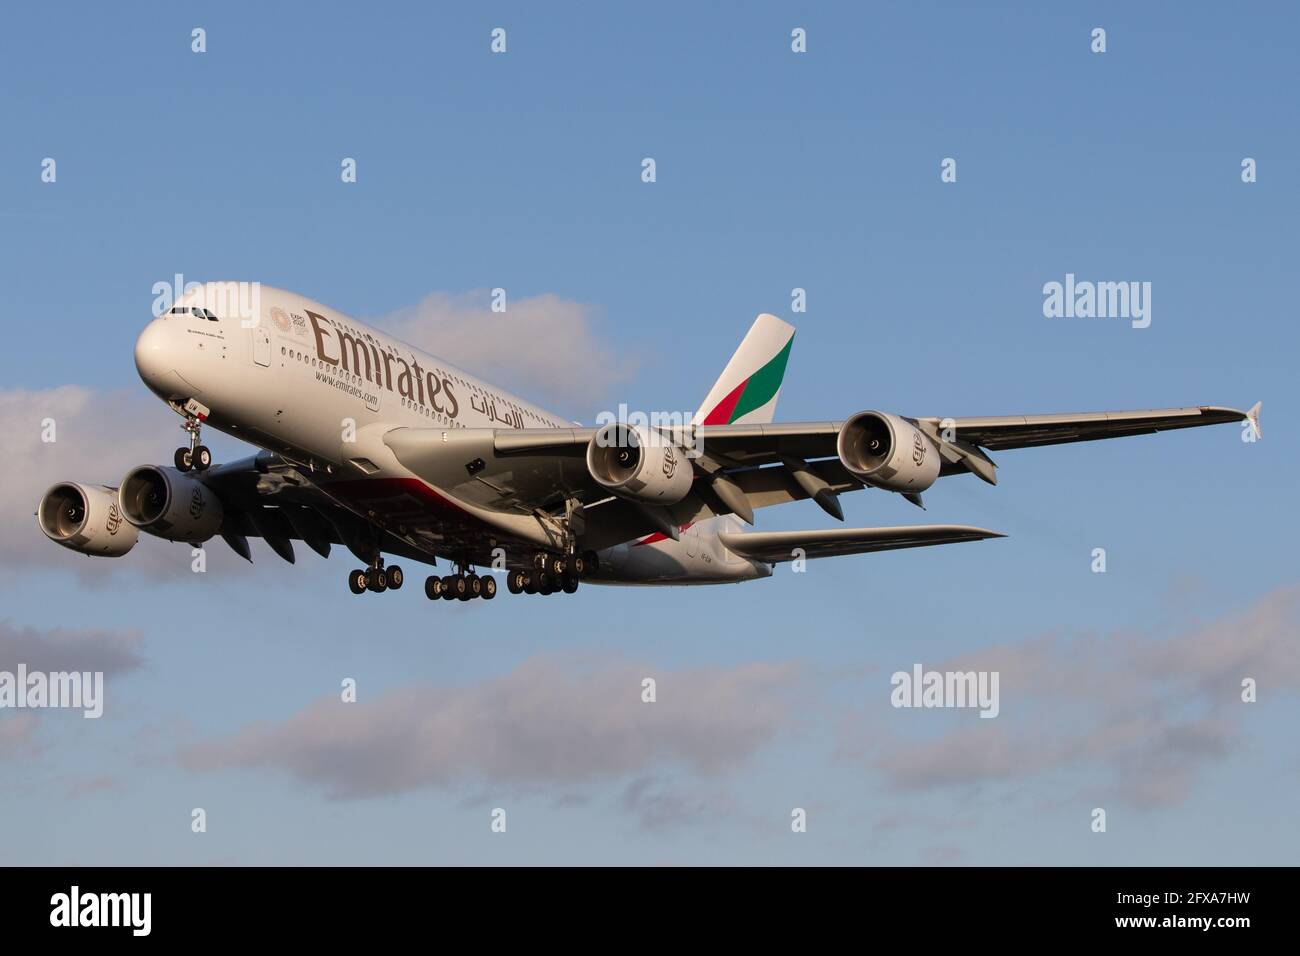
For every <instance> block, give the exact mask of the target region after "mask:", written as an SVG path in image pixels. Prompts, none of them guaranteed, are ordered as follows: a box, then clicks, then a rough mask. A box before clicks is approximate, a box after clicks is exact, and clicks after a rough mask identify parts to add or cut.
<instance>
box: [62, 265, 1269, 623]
mask: <svg viewBox="0 0 1300 956" xmlns="http://www.w3.org/2000/svg"><path fill="white" fill-rule="evenodd" d="M234 285H235V284H234V283H208V284H207V285H203V286H197V287H194V288H192V289H190V290H189V291H188V292H186V293H185V295H184V296H182V297H181V298H180V299H178V300H177V301H176V302H175V304H174V305H173V306H172V307H171V308H170V309H169V310H167V311H165V312H164V313H163V314H161V315H158V316H157V317H155V318H154V319H153V321H151V322H150V323H149V324H148V325H147V326H146V327H145V329H144V331H143V332H141V333H140V336H139V338H138V339H137V341H136V344H135V364H136V368H137V369H138V371H139V373H140V377H141V379H143V380H144V383H145V384H146V385H147V386H148V387H149V388H150V390H152V391H153V392H154V394H156V395H157V396H158V397H159V398H160V399H162V400H163V401H165V402H166V403H167V404H168V405H169V406H170V407H171V408H172V409H173V410H175V411H176V412H177V413H178V414H179V415H181V416H182V417H183V419H184V422H183V424H182V427H183V428H184V429H185V431H186V432H187V434H188V436H189V440H188V444H187V445H185V446H183V447H181V448H178V449H177V450H176V453H175V457H174V462H173V464H172V465H170V466H162V465H141V466H140V467H138V468H134V469H132V470H131V471H129V472H128V473H127V474H126V476H125V477H123V478H122V480H121V482H120V484H119V485H117V486H112V485H98V484H85V483H80V482H73V481H64V482H60V483H58V484H56V485H54V486H53V487H52V488H50V490H49V491H48V492H46V494H45V496H44V497H43V498H42V499H41V501H40V503H39V505H38V506H37V511H36V517H37V523H38V524H39V525H40V528H41V530H42V531H44V532H45V534H46V535H47V536H48V537H49V538H50V539H51V540H52V541H55V542H57V543H58V544H60V545H63V546H64V547H67V548H71V549H73V550H75V551H79V552H81V553H83V554H87V555H102V556H109V557H116V556H121V555H124V554H126V553H127V552H128V551H130V550H131V548H132V547H133V546H134V545H135V543H136V541H137V540H138V536H139V533H140V532H141V531H144V532H145V533H147V534H152V535H156V536H158V537H160V538H165V539H167V540H170V541H181V542H187V543H189V544H191V545H192V546H199V545H201V544H202V543H203V542H206V541H208V540H209V539H211V538H213V537H215V536H220V537H221V538H223V539H224V540H225V542H226V543H227V544H229V545H230V547H231V548H233V549H234V550H235V551H236V552H237V553H238V554H240V555H242V556H243V557H244V558H246V559H248V560H250V561H251V560H252V557H251V551H250V548H249V543H248V539H249V538H250V537H260V538H262V539H263V540H264V541H265V542H266V543H267V545H269V546H270V548H271V550H273V551H274V552H275V553H276V554H277V555H279V556H280V557H281V558H283V559H284V560H286V561H289V562H292V561H293V560H294V546H293V542H294V541H302V542H304V543H305V544H306V545H307V546H308V547H310V548H312V549H313V550H314V551H316V552H317V553H319V554H320V555H322V556H326V557H327V556H328V555H329V554H330V550H331V546H332V545H343V546H344V547H346V548H347V549H348V550H349V551H350V552H351V553H352V554H353V555H354V556H355V557H356V559H357V560H358V561H359V562H360V563H361V564H362V565H363V567H361V568H358V569H355V570H353V571H351V572H349V574H348V585H349V587H350V588H351V590H352V592H353V593H355V594H361V593H364V592H367V591H369V592H382V591H385V590H388V589H394V588H400V587H401V586H402V583H403V580H404V577H405V575H404V573H403V571H402V569H401V567H400V566H398V565H396V564H393V563H387V562H386V560H385V555H389V556H397V557H400V558H404V559H407V560H411V561H417V562H421V563H424V564H429V565H434V564H436V563H437V560H438V559H442V560H443V561H444V562H446V563H447V564H449V565H450V566H451V573H449V574H445V575H436V574H435V575H430V576H429V577H427V578H426V580H425V593H426V595H427V596H428V597H429V598H431V599H449V600H450V599H460V600H469V599H472V598H477V597H481V598H488V599H490V598H493V597H494V596H495V595H496V593H497V581H496V578H495V577H494V576H493V575H492V574H490V573H487V574H482V575H480V574H478V573H477V572H476V570H475V569H476V568H492V569H494V570H497V571H504V572H505V580H506V584H507V587H508V588H509V590H510V591H511V592H512V593H520V592H525V593H529V594H533V593H537V594H550V593H553V592H555V591H565V592H567V593H573V592H574V591H576V590H577V588H578V585H579V582H580V581H582V580H591V581H595V582H602V583H611V584H651V585H653V584H658V585H672V584H722V583H730V582H736V581H747V580H751V579H755V578H763V577H767V576H769V575H771V573H772V570H773V567H774V565H775V564H776V563H778V562H781V561H789V560H792V559H793V558H796V557H802V558H819V557H829V556H835V555H847V554H861V553H865V552H872V551H886V550H891V549H897V548H914V547H924V546H927V545H937V544H951V543H956V542H963V541H977V540H981V539H987V538H997V537H1002V535H1000V534H998V533H997V532H994V531H987V530H984V529H982V528H974V527H967V526H963V525H917V526H906V527H885V528H840V527H836V528H831V529H828V530H815V531H783V532H767V533H763V532H749V531H745V530H744V526H743V524H742V522H744V523H747V524H753V522H754V512H755V511H756V510H757V509H760V508H767V507H770V506H773V505H779V504H785V503H787V502H792V501H799V500H802V499H811V500H812V501H814V502H816V503H817V504H818V505H819V506H820V507H821V509H822V510H823V511H825V512H826V513H827V514H829V515H830V516H831V517H833V518H835V519H837V520H839V521H843V520H844V516H843V512H842V510H841V507H840V501H839V497H840V495H842V494H845V493H846V492H850V491H858V490H862V489H865V488H875V489H880V490H883V491H887V492H893V493H896V494H900V495H903V496H904V497H906V498H907V499H908V500H909V501H912V502H913V503H915V504H918V505H919V504H921V494H922V492H924V491H926V490H927V489H928V488H930V486H931V485H933V484H934V483H935V482H936V481H937V480H938V479H939V478H941V477H946V476H950V475H960V474H971V475H974V476H976V477H977V478H979V479H981V480H983V481H986V482H988V483H989V484H996V481H997V472H996V468H997V466H996V465H995V464H994V462H993V460H992V458H990V457H989V454H988V452H990V451H993V452H996V451H1002V450H1004V449H1011V448H1028V447H1034V446H1038V445H1054V444H1061V443H1065V442H1076V441H1090V440H1092V439H1100V438H1117V437H1120V436H1123V435H1142V434H1148V433H1151V432H1157V431H1163V430H1166V429H1173V428H1189V427H1193V426H1198V425H1213V424H1218V423H1224V422H1238V421H1246V422H1248V423H1249V426H1250V427H1251V428H1253V429H1254V430H1255V431H1256V433H1258V429H1259V420H1258V415H1259V405H1258V404H1256V405H1255V407H1254V408H1252V409H1251V410H1250V411H1248V412H1241V411H1237V410H1235V409H1232V408H1221V407H1214V406H1199V407H1192V408H1166V409H1156V410H1147V411H1122V412H1098V413H1093V414H1068V415H1025V416H1014V417H1001V418H912V417H907V416H903V415H899V414H894V413H889V412H883V411H862V412H858V413H857V414H854V415H852V416H850V417H848V418H845V419H842V420H837V421H821V422H797V423H776V422H774V420H773V419H774V415H775V412H776V403H777V397H778V395H779V393H780V388H781V381H782V378H783V376H784V374H785V368H786V362H787V360H788V359H789V357H790V348H791V345H792V343H793V340H794V331H795V330H794V328H793V327H792V326H790V325H788V324H787V323H785V322H783V321H781V320H780V319H778V318H776V317H775V316H772V315H760V316H759V317H758V319H757V320H756V321H755V322H754V324H753V326H752V327H751V328H750V330H749V333H748V334H747V335H746V336H745V338H744V340H743V341H742V342H741V344H740V347H739V349H737V351H736V353H735V354H734V355H733V356H732V357H731V361H730V362H728V363H727V365H726V367H725V368H724V369H723V371H722V375H721V377H719V379H718V380H717V382H716V383H715V384H714V386H713V388H712V389H711V390H710V391H709V393H708V395H707V396H706V397H705V399H704V403H703V404H702V405H701V406H700V408H699V410H698V411H697V412H696V413H695V415H694V417H693V418H691V419H690V420H689V421H683V422H680V423H673V422H662V421H660V422H657V421H655V420H654V419H653V418H648V419H647V420H646V421H631V420H627V421H619V420H611V421H606V422H604V423H603V424H600V425H598V426H596V427H582V426H579V425H576V424H574V423H571V422H566V421H565V420H563V419H562V418H560V417H559V416H557V415H553V414H551V413H550V412H547V411H545V410H544V409H542V408H539V407H538V406H536V405H533V404H531V403H529V402H527V401H525V400H524V399H522V398H519V397H517V396H515V395H512V394H510V393H509V392H506V391H504V390H502V389H499V388H497V387H495V386H492V385H489V384H488V383H487V382H484V381H482V380H480V379H478V378H475V377H474V376H473V375H471V374H469V373H468V372H465V371H462V370H460V369H457V368H455V367H453V366H452V365H451V364H450V363H448V362H445V361H443V360H442V359H439V358H437V357H435V356H432V355H429V354H427V353H425V352H422V351H420V350H418V349H415V348H412V347H411V346H409V345H406V344H404V343H402V342H399V341H397V340H396V339H394V338H393V337H391V336H389V335H387V334H385V333H384V332H381V331H380V330H378V329H374V328H371V327H369V326H367V325H364V324H363V323H361V322H358V321H356V320H354V319H350V318H348V317H347V316H345V315H343V314H341V313H339V312H336V311H334V310H333V309H330V308H328V307H327V306H324V305H322V304H320V303H318V302H314V301H312V300H311V299H307V298H304V297H303V296H300V295H295V294H293V293H290V292H285V291H282V290H279V289H272V288H270V287H268V286H258V287H257V290H258V294H257V295H256V296H255V298H254V301H255V305H254V306H253V307H252V308H250V309H244V308H227V306H229V304H230V303H231V302H239V301H242V300H241V299H240V297H238V296H234V295H232V294H231V288H232V286H234ZM237 313H238V314H237ZM204 426H210V427H213V428H216V429H218V430H220V431H222V432H225V433H227V434H229V435H232V436H234V437H236V438H240V439H243V440H244V441H247V442H250V443H252V444H253V445H256V446H258V447H259V448H260V449H261V451H260V452H258V453H257V454H256V455H253V456H251V457H248V458H244V459H241V460H239V461H234V462H229V463H226V464H218V465H213V464H212V456H211V453H210V452H209V450H208V449H207V447H206V446H205V445H203V443H202V437H201V429H202V428H203V427H204Z"/></svg>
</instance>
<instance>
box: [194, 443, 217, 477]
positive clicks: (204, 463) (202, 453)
mask: <svg viewBox="0 0 1300 956" xmlns="http://www.w3.org/2000/svg"><path fill="white" fill-rule="evenodd" d="M190 460H191V462H192V463H193V465H194V470H195V471H207V470H208V469H209V468H211V467H212V452H210V451H209V450H208V446H207V445H200V446H199V447H198V448H195V449H194V452H193V454H191V455H190Z"/></svg>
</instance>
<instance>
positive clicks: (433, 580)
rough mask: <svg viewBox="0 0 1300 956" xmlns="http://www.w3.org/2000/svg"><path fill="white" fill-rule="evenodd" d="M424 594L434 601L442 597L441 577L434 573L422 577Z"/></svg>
mask: <svg viewBox="0 0 1300 956" xmlns="http://www.w3.org/2000/svg"><path fill="white" fill-rule="evenodd" d="M424 596H425V597H427V598H428V599H429V600H430V601H436V600H438V598H440V597H442V578H440V577H438V576H437V575H436V574H431V575H430V576H429V577H427V578H425V579H424Z"/></svg>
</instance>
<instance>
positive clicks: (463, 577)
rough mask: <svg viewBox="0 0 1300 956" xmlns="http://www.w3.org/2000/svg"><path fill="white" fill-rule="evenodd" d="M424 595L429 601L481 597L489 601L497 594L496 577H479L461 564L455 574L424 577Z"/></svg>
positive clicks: (470, 599)
mask: <svg viewBox="0 0 1300 956" xmlns="http://www.w3.org/2000/svg"><path fill="white" fill-rule="evenodd" d="M424 596H425V597H427V598H428V599H429V600H430V601H437V600H438V599H440V598H441V599H442V600H444V601H472V600H474V598H482V599H483V600H485V601H490V600H492V599H493V598H494V597H496V596H497V579H496V578H494V577H492V575H490V574H487V575H483V576H482V577H479V576H478V575H477V574H475V573H474V571H473V569H472V568H471V567H470V566H469V565H467V564H463V565H461V569H460V571H459V572H458V573H456V574H448V575H446V576H445V577H438V576H437V575H436V574H433V575H430V576H429V577H427V578H425V579H424Z"/></svg>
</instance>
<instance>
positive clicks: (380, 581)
mask: <svg viewBox="0 0 1300 956" xmlns="http://www.w3.org/2000/svg"><path fill="white" fill-rule="evenodd" d="M366 587H368V588H369V589H370V590H372V591H374V592H375V593H376V594H382V593H383V592H384V591H387V590H388V572H386V571H385V570H384V569H383V568H371V569H370V570H369V571H367V572H366Z"/></svg>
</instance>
